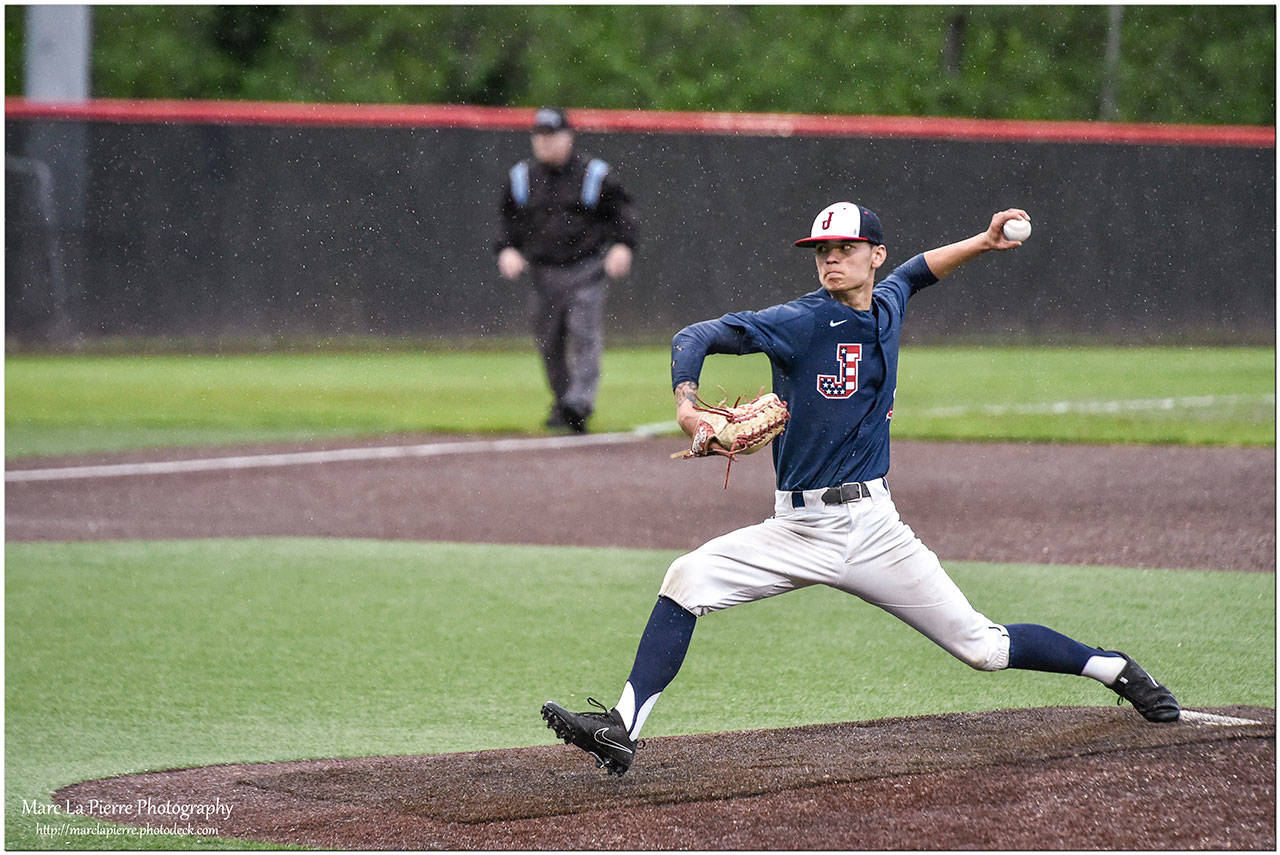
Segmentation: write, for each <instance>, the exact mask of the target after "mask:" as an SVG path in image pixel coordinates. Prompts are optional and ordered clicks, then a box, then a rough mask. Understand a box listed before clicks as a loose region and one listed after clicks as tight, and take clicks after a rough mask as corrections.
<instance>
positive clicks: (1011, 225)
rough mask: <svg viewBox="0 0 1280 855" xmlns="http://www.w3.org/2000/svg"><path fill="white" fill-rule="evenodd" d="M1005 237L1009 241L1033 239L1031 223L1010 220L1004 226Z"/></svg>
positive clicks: (1028, 221)
mask: <svg viewBox="0 0 1280 855" xmlns="http://www.w3.org/2000/svg"><path fill="white" fill-rule="evenodd" d="M1004 236H1005V238H1006V239H1008V240H1026V239H1027V238H1029V237H1031V221H1030V220H1010V221H1009V222H1007V223H1005V224H1004Z"/></svg>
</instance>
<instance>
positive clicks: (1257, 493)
mask: <svg viewBox="0 0 1280 855" xmlns="http://www.w3.org/2000/svg"><path fill="white" fill-rule="evenodd" d="M468 439H473V438H466V437H452V438H439V437H418V438H412V439H405V438H403V437H401V438H397V439H396V440H395V441H396V442H398V443H402V444H409V443H421V442H433V443H434V442H444V443H463V442H466V441H467V440H468ZM369 444H370V445H376V444H378V443H375V442H370V443H369ZM677 445H678V443H677V440H676V439H675V438H667V439H649V440H644V441H640V442H625V443H620V444H617V445H598V446H590V447H583V448H572V447H570V448H563V449H550V450H541V451H539V450H528V451H523V452H521V453H520V454H518V455H517V454H510V453H489V454H484V453H478V454H477V453H472V454H459V455H455V456H448V455H444V456H433V457H424V458H406V459H398V460H382V461H355V462H336V463H327V464H323V465H316V466H292V467H280V468H261V469H250V468H246V469H232V470H226V471H215V472H200V473H188V474H174V475H157V476H146V477H143V476H137V477H121V478H89V479H77V480H73V481H48V482H32V483H14V484H9V485H8V489H7V490H6V495H5V512H6V517H5V536H6V539H8V540H11V541H25V540H102V539H113V540H114V539H123V538H149V539H154V538H170V537H210V536H212V537H239V536H247V535H263V536H276V535H288V536H313V537H326V536H332V537H373V538H391V539H410V540H460V541H478V542H499V543H536V544H564V545H586V546H637V547H654V548H660V549H693V548H695V547H697V546H698V545H700V544H701V543H702V542H703V541H704V540H706V539H708V538H709V537H711V536H712V535H714V534H719V533H722V532H726V531H730V530H732V529H735V528H739V527H741V526H744V525H751V524H753V523H757V522H759V521H760V520H762V519H763V518H765V517H767V516H768V515H769V514H771V513H772V512H773V498H772V496H773V493H772V491H773V473H772V469H771V468H770V466H769V461H768V459H767V457H766V456H765V455H759V456H757V457H755V458H745V459H743V460H742V461H740V462H739V463H737V464H735V465H734V467H733V471H732V474H731V477H730V480H729V487H728V489H727V490H725V489H723V488H722V485H723V483H724V479H723V475H724V467H723V464H722V463H720V462H719V461H710V460H694V461H673V460H669V459H668V458H667V455H668V454H669V453H670V452H671V451H672V450H674V449H676V448H677ZM337 447H347V444H344V443H337V442H330V443H318V444H314V445H310V446H307V448H308V449H311V450H315V449H324V448H337ZM282 450H292V449H281V448H279V447H270V448H264V447H254V446H251V447H238V448H229V449H220V450H209V449H204V450H198V449H195V450H193V449H187V450H181V451H169V452H167V453H166V454H165V456H164V457H161V458H157V457H156V453H155V452H150V453H132V454H122V455H113V456H111V457H110V458H103V457H101V456H97V457H77V458H59V459H44V460H40V461H16V462H11V463H10V467H11V468H14V469H22V468H33V467H36V466H37V465H38V466H39V467H51V466H69V465H85V464H92V463H104V462H111V463H119V462H129V461H138V460H144V459H145V460H151V459H187V458H192V457H202V456H228V455H235V454H248V453H255V452H266V451H273V452H279V451H282ZM1275 472H1276V458H1275V449H1272V448H1182V447H1173V446H1078V445H1038V444H1030V443H989V444H982V443H928V442H895V443H894V464H893V470H892V471H891V472H890V473H889V485H890V487H891V489H892V490H893V495H894V501H895V502H896V503H897V506H898V509H899V510H900V511H901V513H902V517H903V519H904V520H906V521H907V523H908V524H909V525H910V526H911V527H912V528H913V529H914V530H915V532H916V534H918V535H919V536H920V538H921V539H922V540H923V541H924V542H925V543H927V544H928V545H929V546H930V547H931V548H932V549H933V550H934V551H935V552H936V553H938V555H939V556H940V557H941V558H943V559H944V560H947V559H952V560H955V559H973V560H985V561H1017V562H1036V563H1048V564H1099V565H1115V566H1124V567H1159V568H1202V569H1216V570H1258V571H1267V572H1273V571H1274V570H1275V561H1276V529H1275V518H1276V491H1275ZM602 509H603V510H602Z"/></svg>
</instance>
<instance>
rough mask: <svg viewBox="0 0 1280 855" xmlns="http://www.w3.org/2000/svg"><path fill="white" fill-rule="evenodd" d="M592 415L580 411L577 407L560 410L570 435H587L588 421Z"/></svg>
mask: <svg viewBox="0 0 1280 855" xmlns="http://www.w3.org/2000/svg"><path fill="white" fill-rule="evenodd" d="M590 415H591V413H590V412H589V411H584V410H579V409H576V408H575V407H561V408H560V417H561V418H562V419H563V420H564V426H565V427H566V428H568V429H569V432H570V433H586V432H587V419H588V417H590Z"/></svg>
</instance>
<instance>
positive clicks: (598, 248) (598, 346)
mask: <svg viewBox="0 0 1280 855" xmlns="http://www.w3.org/2000/svg"><path fill="white" fill-rule="evenodd" d="M573 142H574V140H573V128H572V126H571V125H570V124H569V119H568V117H567V116H566V115H565V113H564V111H563V110H559V109H556V108H554V107H543V108H542V109H540V110H538V112H537V113H536V114H535V116H534V120H533V133H532V145H533V159H532V160H522V161H520V162H519V163H517V164H516V165H515V166H513V167H511V170H510V171H509V172H508V174H507V181H506V187H505V188H504V190H503V196H502V231H501V234H500V235H499V237H498V240H497V241H496V243H495V246H494V251H495V252H497V254H498V272H499V273H500V274H502V276H503V277H504V278H506V279H510V280H515V279H518V278H520V276H521V275H523V274H524V273H525V272H526V271H528V273H529V278H530V281H531V283H532V285H533V335H534V340H535V341H536V343H537V345H538V350H539V351H540V352H541V353H542V360H543V363H544V364H545V367H546V371H547V382H548V383H549V384H550V386H551V392H552V394H553V395H555V403H554V404H552V407H551V413H550V415H548V416H547V427H559V428H568V429H569V430H570V431H573V432H574V433H586V430H587V418H588V417H589V416H590V415H591V412H592V410H593V409H594V408H595V399H596V388H597V387H598V385H599V382H600V355H601V352H602V351H603V350H604V303H605V292H606V290H607V287H608V280H609V279H621V278H622V277H624V276H626V275H627V274H628V273H629V272H630V271H631V254H632V250H633V249H634V247H635V245H636V236H635V224H634V222H633V220H632V214H631V197H630V196H628V195H627V191H626V190H624V189H623V188H622V185H621V184H619V183H618V182H617V181H616V180H615V179H614V177H613V174H612V171H611V169H610V168H609V164H607V163H605V162H604V161H603V160H599V159H597V158H587V157H585V156H583V155H581V154H579V153H577V152H576V151H574V147H573Z"/></svg>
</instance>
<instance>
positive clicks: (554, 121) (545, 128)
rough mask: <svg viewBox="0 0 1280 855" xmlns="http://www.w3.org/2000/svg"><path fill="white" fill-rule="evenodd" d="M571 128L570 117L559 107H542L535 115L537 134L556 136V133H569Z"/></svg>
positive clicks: (534, 125)
mask: <svg viewBox="0 0 1280 855" xmlns="http://www.w3.org/2000/svg"><path fill="white" fill-rule="evenodd" d="M571 128H572V125H570V124H569V117H568V116H566V115H565V113H564V110H561V109H560V108H559V107H541V108H539V110H538V112H536V113H534V114H533V132H534V133H535V134H554V133H555V132H556V131H567V130H570V129H571Z"/></svg>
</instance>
